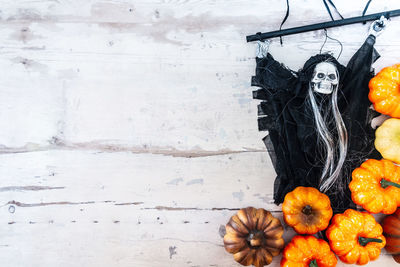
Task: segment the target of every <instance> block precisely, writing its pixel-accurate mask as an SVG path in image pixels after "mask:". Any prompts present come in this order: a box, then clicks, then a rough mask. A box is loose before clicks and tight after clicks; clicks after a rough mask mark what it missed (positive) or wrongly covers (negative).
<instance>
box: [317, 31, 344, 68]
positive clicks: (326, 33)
mask: <svg viewBox="0 0 400 267" xmlns="http://www.w3.org/2000/svg"><path fill="white" fill-rule="evenodd" d="M324 33H325V40H324V43H323V44H322V46H321V49H320V50H319V53H320V54H321V53H322V49H323V48H324V46H325V44H326V41H327V40H328V38H329V39H330V40H333V41H336V42H338V43H339V45H340V53H339V56H338V57H337V58H336V59H337V60H339V58H340V56H341V55H342V52H343V44H342V42H340V41H339V40H338V39H335V38H332V37H330V36H328V31H327V30H326V29H324Z"/></svg>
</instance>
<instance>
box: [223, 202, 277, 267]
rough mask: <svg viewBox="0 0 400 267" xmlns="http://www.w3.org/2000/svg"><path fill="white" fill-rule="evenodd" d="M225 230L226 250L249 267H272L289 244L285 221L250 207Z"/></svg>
mask: <svg viewBox="0 0 400 267" xmlns="http://www.w3.org/2000/svg"><path fill="white" fill-rule="evenodd" d="M225 229H226V234H225V236H224V245H225V250H226V251H228V252H229V253H232V254H233V258H234V259H235V261H237V262H239V263H240V264H242V265H245V266H248V265H251V264H252V265H254V266H256V267H262V266H264V265H268V264H270V263H271V262H272V258H273V257H274V256H277V255H278V254H279V253H280V252H281V250H282V249H283V247H284V245H285V241H284V240H283V238H282V234H283V226H282V224H281V222H280V221H279V219H277V218H275V217H274V216H272V214H271V212H269V211H266V210H264V209H256V208H253V207H248V208H245V209H241V210H239V211H238V212H237V214H236V215H234V216H232V217H231V219H230V220H229V222H228V224H227V225H226V227H225Z"/></svg>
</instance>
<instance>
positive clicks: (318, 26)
mask: <svg viewBox="0 0 400 267" xmlns="http://www.w3.org/2000/svg"><path fill="white" fill-rule="evenodd" d="M381 16H385V17H386V18H391V17H396V16H400V9H396V10H391V11H385V12H381V13H375V14H371V15H365V16H360V17H353V18H348V19H341V20H334V21H329V22H323V23H317V24H311V25H307V26H301V27H295V28H290V29H285V30H280V31H273V32H265V33H260V32H259V33H257V34H254V35H248V36H246V40H247V42H254V41H258V40H260V41H262V40H265V39H270V38H275V37H280V36H285V35H291V34H297V33H302V32H310V31H316V30H322V29H327V28H332V27H338V26H343V25H349V24H355V23H360V22H366V21H371V20H377V19H379V18H380V17H381Z"/></svg>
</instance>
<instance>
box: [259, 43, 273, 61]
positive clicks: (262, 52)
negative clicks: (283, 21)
mask: <svg viewBox="0 0 400 267" xmlns="http://www.w3.org/2000/svg"><path fill="white" fill-rule="evenodd" d="M270 43H271V41H270V40H265V41H258V42H257V47H256V57H258V58H265V57H267V54H268V49H269V44H270Z"/></svg>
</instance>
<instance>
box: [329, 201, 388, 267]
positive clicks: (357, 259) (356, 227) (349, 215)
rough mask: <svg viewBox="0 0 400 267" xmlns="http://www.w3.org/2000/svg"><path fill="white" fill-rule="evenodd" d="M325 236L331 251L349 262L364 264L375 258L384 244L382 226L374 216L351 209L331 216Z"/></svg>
mask: <svg viewBox="0 0 400 267" xmlns="http://www.w3.org/2000/svg"><path fill="white" fill-rule="evenodd" d="M326 236H327V238H328V239H329V245H330V246H331V249H332V250H333V252H335V253H336V255H338V256H339V259H340V260H341V261H343V262H345V263H349V264H354V263H356V264H359V265H364V264H367V263H368V262H369V261H372V260H375V259H377V258H378V257H379V254H380V253H381V249H382V248H383V247H384V246H385V244H386V239H385V237H384V236H383V235H382V226H381V225H380V224H379V223H377V222H376V221H375V218H374V217H373V216H372V215H371V214H369V213H367V212H359V211H355V210H352V209H348V210H346V211H345V212H344V213H343V214H336V215H335V216H333V219H332V223H331V225H330V226H329V227H328V230H326Z"/></svg>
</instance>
